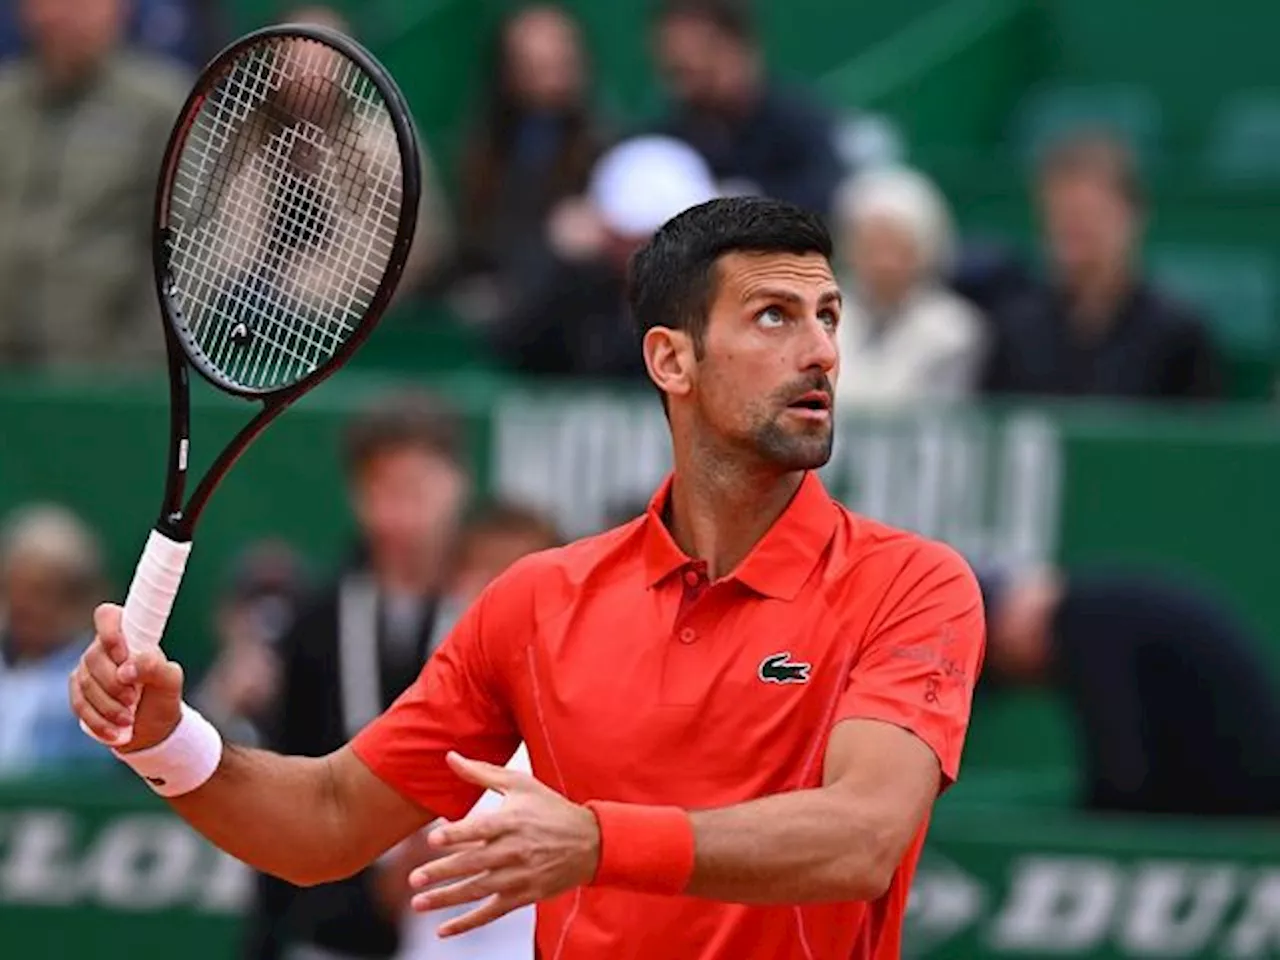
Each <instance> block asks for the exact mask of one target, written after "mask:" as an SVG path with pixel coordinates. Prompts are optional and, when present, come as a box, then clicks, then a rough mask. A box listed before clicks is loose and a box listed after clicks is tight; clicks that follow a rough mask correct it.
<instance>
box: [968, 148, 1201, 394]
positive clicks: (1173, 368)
mask: <svg viewBox="0 0 1280 960" xmlns="http://www.w3.org/2000/svg"><path fill="white" fill-rule="evenodd" d="M1039 193H1040V197H1039V199H1040V209H1041V215H1042V217H1043V220H1044V228H1045V241H1046V247H1047V250H1046V253H1047V256H1048V260H1049V267H1050V270H1051V273H1050V275H1049V277H1048V278H1047V280H1046V281H1045V282H1042V283H1037V284H1036V285H1034V286H1033V287H1032V288H1031V289H1030V290H1029V291H1028V292H1026V293H1025V294H1023V295H1021V296H1018V297H1016V298H1014V299H1012V300H1011V301H1009V302H1007V303H1005V304H1004V305H1003V306H1002V307H1000V308H998V309H996V310H994V311H993V320H994V324H995V347H994V350H993V351H992V354H991V358H990V364H989V366H988V368H987V371H986V375H985V387H986V390H987V391H988V392H989V393H994V394H1018V395H1038V396H1077V397H1080V396H1087V397H1108V398H1129V399H1149V400H1169V399H1205V398H1210V397H1216V396H1218V394H1219V393H1220V391H1221V382H1220V379H1221V375H1220V371H1219V363H1218V359H1217V357H1216V355H1215V351H1214V348H1213V345H1212V343H1211V340H1210V338H1209V334H1208V331H1207V330H1206V327H1205V323H1204V320H1203V318H1201V317H1200V315H1199V314H1198V313H1197V312H1196V311H1195V310H1193V309H1192V308H1191V307H1189V306H1187V305H1186V304H1183V303H1179V302H1178V301H1177V300H1175V299H1174V298H1173V297H1171V296H1169V295H1168V294H1167V293H1166V292H1164V291H1162V290H1160V289H1159V288H1158V287H1157V286H1156V285H1155V284H1154V283H1152V282H1151V280H1150V279H1149V278H1147V277H1146V276H1144V274H1143V272H1142V266H1141V263H1140V262H1139V242H1140V237H1141V228H1142V220H1143V215H1144V212H1145V204H1144V198H1143V191H1142V186H1141V184H1140V182H1139V178H1138V174H1137V171H1136V165H1135V163H1134V160H1133V157H1132V156H1131V154H1130V152H1129V151H1128V150H1127V149H1126V148H1125V146H1124V145H1123V144H1121V143H1120V142H1119V141H1117V140H1113V139H1111V138H1110V137H1108V136H1106V135H1104V134H1094V133H1081V134H1079V135H1075V136H1072V137H1069V138H1066V139H1064V140H1063V141H1061V142H1060V143H1058V144H1057V145H1055V146H1053V147H1052V148H1050V149H1049V151H1048V152H1047V153H1046V155H1045V158H1044V160H1043V162H1042V165H1041V168H1040V178H1039Z"/></svg>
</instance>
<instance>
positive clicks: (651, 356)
mask: <svg viewBox="0 0 1280 960" xmlns="http://www.w3.org/2000/svg"><path fill="white" fill-rule="evenodd" d="M642 349H643V351H644V365H645V367H647V368H648V370H649V379H650V380H652V381H653V382H654V384H656V385H657V387H658V389H659V390H661V391H662V392H663V393H665V394H666V395H667V396H669V397H683V396H686V395H687V394H688V393H689V391H690V390H692V389H693V376H694V374H693V371H694V366H695V365H696V363H697V359H696V358H695V357H694V354H693V339H692V338H691V337H690V336H689V334H687V333H685V332H684V331H683V330H673V329H671V328H670V327H652V328H650V329H649V330H648V331H646V333H645V335H644V342H643V344H642Z"/></svg>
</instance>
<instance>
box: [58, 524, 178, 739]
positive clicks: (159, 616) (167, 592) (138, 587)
mask: <svg viewBox="0 0 1280 960" xmlns="http://www.w3.org/2000/svg"><path fill="white" fill-rule="evenodd" d="M190 555H191V542H190V541H187V542H186V543H178V542H177V541H175V540H170V539H169V538H168V537H166V536H165V535H164V534H163V533H160V532H159V531H158V530H152V531H151V535H150V536H148V537H147V545H146V546H145V547H144V548H143V550H142V559H140V560H139V561H138V566H137V568H136V569H135V570H134V571H133V582H132V583H130V584H129V593H128V595H127V596H126V597H125V601H124V613H123V615H122V617H121V622H122V625H123V628H124V639H125V642H126V643H128V644H129V649H130V651H132V652H135V653H136V652H138V651H141V650H146V649H153V648H155V647H158V646H160V640H161V638H162V637H163V636H164V628H165V624H167V623H168V622H169V614H170V613H171V612H172V611H173V600H174V598H175V597H176V596H177V595H178V586H179V585H180V584H181V583H182V574H183V571H185V570H186V568H187V557H189V556H190ZM80 729H81V730H83V731H84V732H85V733H86V734H88V735H89V736H90V737H92V738H93V739H94V740H97V741H98V742H99V743H103V744H106V745H107V746H109V747H119V746H123V745H124V744H127V743H128V742H129V741H130V740H132V739H133V729H132V728H131V727H130V728H128V729H125V730H122V731H121V732H120V736H119V737H118V738H117V739H116V740H114V741H110V742H109V741H106V740H103V739H102V738H101V737H99V736H98V735H97V734H95V733H94V732H93V731H92V730H90V729H89V727H88V725H87V724H85V723H84V721H81V722H80Z"/></svg>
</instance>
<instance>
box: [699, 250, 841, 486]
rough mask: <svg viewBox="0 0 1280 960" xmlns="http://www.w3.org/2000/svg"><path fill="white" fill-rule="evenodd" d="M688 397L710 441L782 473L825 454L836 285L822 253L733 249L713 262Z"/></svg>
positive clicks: (807, 466)
mask: <svg viewBox="0 0 1280 960" xmlns="http://www.w3.org/2000/svg"><path fill="white" fill-rule="evenodd" d="M716 272H717V279H718V284H717V289H716V294H715V299H714V301H713V302H712V305H711V309H710V311H709V315H708V323H707V330H706V334H705V338H704V344H703V355H702V357H701V359H700V360H699V361H698V362H697V364H696V367H695V371H694V377H693V384H692V390H691V393H690V398H691V400H692V401H693V409H694V411H695V413H694V415H695V422H696V423H697V424H698V429H699V430H700V432H702V433H703V435H704V436H705V437H706V439H707V441H708V442H709V443H711V444H713V445H714V447H720V448H722V447H723V446H724V445H725V444H726V443H727V444H728V445H729V446H730V447H736V448H739V449H744V450H749V451H750V452H751V453H752V454H753V455H754V456H755V457H756V458H758V459H759V460H760V461H762V462H763V463H766V464H768V465H770V466H773V467H777V468H781V469H783V470H811V469H815V468H817V467H820V466H822V465H823V464H825V463H826V462H827V460H829V459H830V457H831V444H832V439H833V426H834V412H833V409H832V398H833V394H834V390H835V380H836V376H837V373H838V369H839V354H838V352H837V349H836V327H837V325H838V324H839V322H840V309H841V300H840V290H839V288H838V287H837V286H836V281H835V277H834V276H833V274H832V272H831V264H830V263H829V262H828V261H827V259H826V258H825V257H823V256H821V255H820V254H805V255H796V254H773V253H770V254H756V253H731V254H726V255H725V256H723V257H721V258H720V260H719V262H718V264H717V267H716Z"/></svg>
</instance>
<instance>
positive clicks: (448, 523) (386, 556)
mask: <svg viewBox="0 0 1280 960" xmlns="http://www.w3.org/2000/svg"><path fill="white" fill-rule="evenodd" d="M466 493H467V481H466V477H465V475H464V474H463V472H462V471H461V470H460V469H459V468H458V467H457V465H456V464H454V463H452V462H450V461H449V460H448V459H446V458H445V457H442V456H438V455H436V454H434V453H432V452H430V451H428V450H425V449H422V448H420V447H401V448H398V449H392V450H387V451H385V452H383V453H380V454H378V455H377V456H375V457H374V458H373V459H372V460H370V461H369V462H368V463H366V464H365V465H364V467H363V468H362V469H361V470H360V473H359V475H358V476H357V477H356V478H355V484H354V491H353V496H354V501H355V504H354V505H355V512H356V518H357V519H358V520H359V523H360V527H361V530H362V531H363V533H364V535H365V538H366V540H367V541H368V544H369V548H370V550H371V551H372V553H373V555H374V557H375V559H377V560H381V561H383V562H387V563H397V564H398V563H411V562H412V561H413V560H415V559H416V558H418V557H421V556H423V555H424V554H426V553H433V552H437V551H440V550H443V549H444V547H445V546H446V545H447V544H448V542H449V541H450V539H451V538H452V537H453V535H454V531H455V528H456V526H457V522H458V517H459V515H460V513H461V511H462V507H463V504H464V501H465V499H466Z"/></svg>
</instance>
